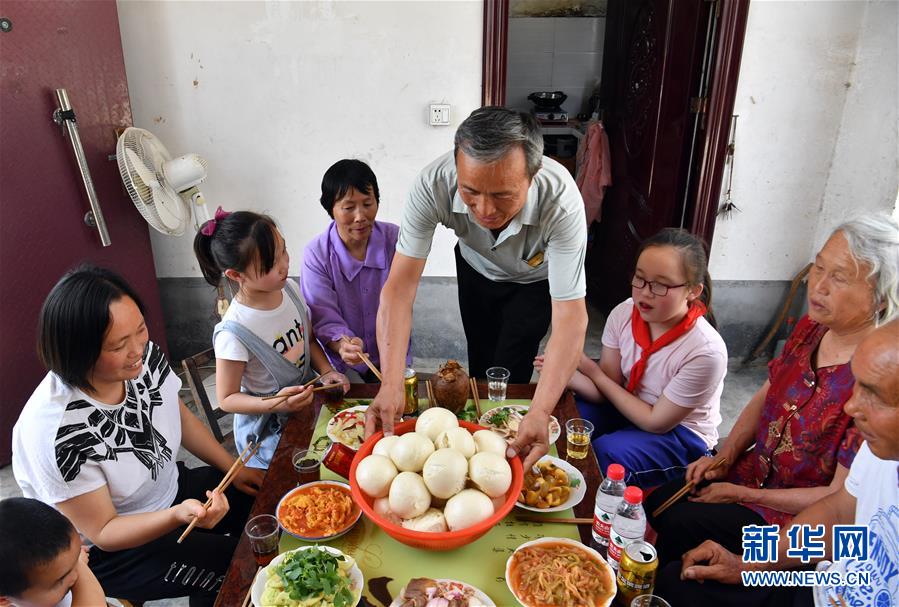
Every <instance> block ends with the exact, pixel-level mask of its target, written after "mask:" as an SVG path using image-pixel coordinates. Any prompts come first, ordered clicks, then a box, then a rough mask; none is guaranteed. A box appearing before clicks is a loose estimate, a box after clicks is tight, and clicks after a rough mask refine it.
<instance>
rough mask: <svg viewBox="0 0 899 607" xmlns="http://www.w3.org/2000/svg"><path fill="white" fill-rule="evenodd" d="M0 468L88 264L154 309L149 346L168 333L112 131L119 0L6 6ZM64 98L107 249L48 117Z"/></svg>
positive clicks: (0, 189)
mask: <svg viewBox="0 0 899 607" xmlns="http://www.w3.org/2000/svg"><path fill="white" fill-rule="evenodd" d="M0 18H4V19H6V20H8V23H9V24H10V27H9V28H2V29H0V57H2V61H0V281H2V285H3V295H2V297H0V344H2V352H3V354H2V356H3V362H2V365H0V466H2V465H5V464H7V463H9V461H10V456H11V452H10V449H11V447H10V445H11V436H12V427H13V425H14V424H15V421H16V419H17V418H18V416H19V412H20V411H21V409H22V407H23V406H24V404H25V401H26V400H27V399H28V396H29V395H30V394H31V392H32V391H33V390H34V388H35V387H36V386H37V384H38V382H40V380H41V378H42V377H43V375H44V373H45V370H44V369H43V368H42V367H41V365H40V363H39V362H38V360H37V356H36V354H35V341H36V333H35V329H36V327H37V316H38V313H39V311H40V307H41V304H42V303H43V300H44V298H45V297H46V295H47V293H48V292H49V290H50V288H51V287H52V286H53V284H54V283H55V282H56V281H57V280H58V279H59V278H60V276H62V274H63V273H64V272H65V271H66V270H68V269H69V268H72V267H73V266H75V265H77V264H78V263H79V262H82V261H90V262H94V263H97V264H100V265H103V266H106V267H109V268H112V269H114V270H116V271H118V272H119V273H121V274H122V275H124V276H125V278H126V279H128V281H129V282H131V284H132V285H134V287H135V289H136V290H137V292H138V293H139V294H140V296H141V298H143V300H144V303H145V305H146V307H147V308H148V315H147V321H148V324H149V327H150V335H151V338H152V339H153V340H154V341H156V342H158V343H161V344H163V345H165V333H164V330H165V326H164V324H163V321H162V314H161V308H160V304H159V291H158V288H157V284H156V273H155V269H154V265H153V254H152V251H151V249H150V237H149V233H148V231H147V230H148V228H147V225H146V223H144V221H143V219H142V218H141V216H140V214H139V213H138V212H137V211H136V210H135V208H134V206H133V205H132V204H131V201H130V199H129V198H128V196H127V194H125V192H124V190H123V188H122V185H121V181H120V180H119V176H118V169H117V166H116V163H115V161H110V160H109V155H111V154H114V153H115V143H116V133H115V129H116V128H120V127H125V126H130V125H131V103H130V101H129V99H128V83H127V80H126V79H125V63H124V60H123V57H122V43H121V39H120V37H119V21H118V15H117V13H116V3H115V2H114V1H113V0H103V1H98V2H74V1H68V2H59V1H42V2H33V1H7V0H3V1H2V2H0ZM57 88H65V89H67V90H68V93H69V98H70V100H71V105H72V108H73V109H74V111H75V115H76V116H77V121H78V127H79V131H80V134H81V140H82V144H83V147H84V152H85V155H86V157H87V162H88V165H89V166H90V171H91V176H92V178H93V181H94V186H95V188H96V191H97V196H98V198H99V200H100V205H101V206H102V211H103V214H104V216H105V219H106V223H107V226H108V228H109V234H110V238H111V242H112V244H111V246H109V247H103V246H102V245H101V244H100V239H99V236H98V234H97V230H96V229H95V228H91V227H89V226H87V225H85V222H84V216H85V213H86V212H87V211H88V210H89V208H90V207H89V203H88V199H87V196H86V195H85V190H84V185H83V184H82V182H81V177H80V173H79V172H78V167H77V164H76V162H75V157H74V154H73V152H72V149H71V144H70V142H69V140H68V138H65V137H63V136H62V134H61V130H60V127H58V126H57V125H56V124H54V123H53V122H52V120H51V115H52V113H53V110H54V109H55V108H56V107H57V104H56V97H55V94H54V90H55V89H57Z"/></svg>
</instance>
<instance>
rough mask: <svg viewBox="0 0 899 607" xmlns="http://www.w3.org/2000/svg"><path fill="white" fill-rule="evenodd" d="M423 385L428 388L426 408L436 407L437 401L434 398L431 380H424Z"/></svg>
mask: <svg viewBox="0 0 899 607" xmlns="http://www.w3.org/2000/svg"><path fill="white" fill-rule="evenodd" d="M425 387H426V388H427V390H428V408H429V409H430V408H431V407H436V406H437V401H436V400H435V399H434V386H432V385H431V380H430V379H426V380H425Z"/></svg>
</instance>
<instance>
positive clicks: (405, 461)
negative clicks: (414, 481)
mask: <svg viewBox="0 0 899 607" xmlns="http://www.w3.org/2000/svg"><path fill="white" fill-rule="evenodd" d="M432 453H434V443H432V442H431V440H430V439H429V438H428V437H427V436H425V435H424V434H419V433H418V432H407V433H406V434H403V435H402V436H399V437H397V440H396V441H395V442H394V443H393V445H391V447H390V459H391V460H393V463H394V464H396V467H397V469H398V470H400V471H401V472H421V469H422V467H423V466H424V465H425V460H426V459H428V457H429V456H430V455H431V454H432Z"/></svg>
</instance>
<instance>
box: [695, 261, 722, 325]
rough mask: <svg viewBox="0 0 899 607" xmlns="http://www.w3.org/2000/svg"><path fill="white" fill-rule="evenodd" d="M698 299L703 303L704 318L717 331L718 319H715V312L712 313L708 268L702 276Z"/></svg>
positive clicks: (710, 281)
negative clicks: (700, 291) (704, 309)
mask: <svg viewBox="0 0 899 607" xmlns="http://www.w3.org/2000/svg"><path fill="white" fill-rule="evenodd" d="M699 301H701V302H702V303H704V304H705V308H706V312H705V319H706V320H707V321H709V324H710V325H712V328H713V329H715V330H716V331H717V330H718V321H717V320H715V314H714V313H712V277H711V276H710V275H709V271H708V268H707V269H706V271H705V275H704V276H703V277H702V293H700V294H699Z"/></svg>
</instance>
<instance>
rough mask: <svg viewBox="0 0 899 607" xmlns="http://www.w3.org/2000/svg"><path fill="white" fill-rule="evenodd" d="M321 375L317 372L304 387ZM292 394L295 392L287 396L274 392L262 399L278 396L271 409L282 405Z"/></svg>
mask: <svg viewBox="0 0 899 607" xmlns="http://www.w3.org/2000/svg"><path fill="white" fill-rule="evenodd" d="M319 377H321V374H320V373H316V374H315V377H313V378H312V379H310V380H309V381H307V382H306V383H305V384H303V387H304V388H308V387H309V386H311V385H312V384H314V383H315V382H316V381H318V378H319ZM329 387H330V385H329ZM312 391H313V392H315V389H313V390H312ZM291 396H293V394H288V395H287V396H285V395H283V394H272V395H271V396H263V397H262V400H272V399H274V398H277V399H278V401H277V402H276V403H273V404H272V405H271V406H270V407H269V409H274V408H275V407H277V406H278V405H280V404H281V403H283V402H284V401H286V400H287V399H288V398H290V397H291Z"/></svg>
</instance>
